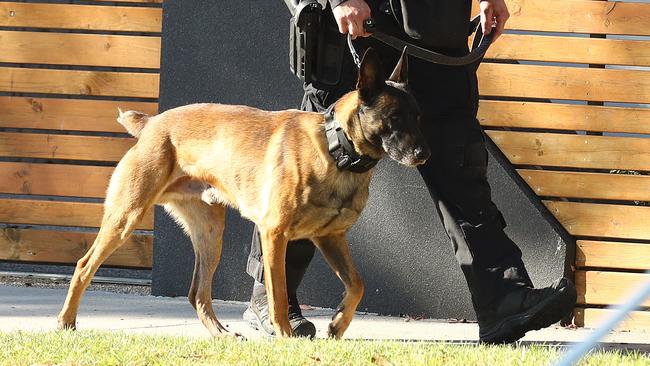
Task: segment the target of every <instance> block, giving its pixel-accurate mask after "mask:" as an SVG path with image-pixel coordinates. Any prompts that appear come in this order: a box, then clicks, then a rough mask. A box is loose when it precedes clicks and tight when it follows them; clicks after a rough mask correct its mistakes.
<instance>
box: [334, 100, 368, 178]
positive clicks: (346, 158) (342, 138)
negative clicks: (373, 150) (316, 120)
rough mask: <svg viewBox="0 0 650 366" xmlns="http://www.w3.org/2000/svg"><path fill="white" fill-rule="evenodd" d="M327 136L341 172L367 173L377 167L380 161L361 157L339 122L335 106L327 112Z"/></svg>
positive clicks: (364, 156)
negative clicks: (335, 113)
mask: <svg viewBox="0 0 650 366" xmlns="http://www.w3.org/2000/svg"><path fill="white" fill-rule="evenodd" d="M325 136H327V145H328V150H329V153H330V156H331V157H332V158H334V161H336V167H337V168H339V169H340V170H348V171H351V172H353V173H365V172H367V171H368V170H370V169H372V168H374V167H375V165H377V162H378V160H377V159H373V158H371V157H369V156H366V155H360V154H359V153H357V151H356V150H355V149H354V146H352V141H350V139H348V137H347V136H346V135H345V132H344V131H343V128H342V127H341V124H340V123H339V121H337V120H336V117H335V116H334V104H332V105H330V106H329V107H328V108H327V109H326V110H325Z"/></svg>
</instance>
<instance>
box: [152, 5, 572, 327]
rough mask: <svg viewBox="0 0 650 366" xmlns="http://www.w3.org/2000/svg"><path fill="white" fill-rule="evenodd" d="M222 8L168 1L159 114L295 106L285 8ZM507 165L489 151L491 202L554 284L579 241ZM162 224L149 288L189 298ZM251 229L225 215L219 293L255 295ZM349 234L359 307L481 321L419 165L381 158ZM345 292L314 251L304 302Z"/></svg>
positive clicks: (184, 257) (161, 217) (323, 301)
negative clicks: (360, 282)
mask: <svg viewBox="0 0 650 366" xmlns="http://www.w3.org/2000/svg"><path fill="white" fill-rule="evenodd" d="M216 3H217V2H198V1H188V0H184V1H179V0H167V1H165V5H164V21H163V59H162V70H161V74H162V79H161V92H160V105H161V110H166V109H169V108H172V107H176V106H179V105H183V104H187V103H193V102H219V103H231V104H246V105H251V106H255V107H259V108H264V109H285V108H295V107H297V106H298V105H299V104H300V103H299V102H300V99H301V94H302V90H301V85H300V83H299V82H298V80H297V79H295V78H294V77H293V75H291V73H290V72H289V71H288V65H287V63H288V62H287V58H288V56H287V55H288V51H287V44H288V42H287V29H288V11H287V10H286V8H285V7H284V3H283V2H282V1H280V0H275V1H253V0H248V1H236V2H218V5H217V4H216ZM496 157H497V158H500V156H499V154H498V153H497V154H496ZM504 166H506V167H507V165H501V163H500V162H499V159H495V154H494V153H492V154H491V157H490V172H489V177H490V181H491V183H492V185H493V188H494V200H495V202H496V203H497V204H498V205H499V206H500V208H501V209H502V211H503V214H504V216H505V218H506V220H507V221H508V222H509V227H508V233H509V234H510V235H511V237H512V238H513V239H514V240H515V241H516V242H518V243H520V246H521V249H522V251H523V253H524V260H525V262H526V263H527V264H528V267H529V271H530V273H531V276H532V277H533V280H534V281H535V283H538V284H544V283H548V282H551V281H552V280H553V279H555V278H556V277H558V276H560V275H562V273H563V272H564V266H565V259H566V256H567V243H568V244H569V246H568V248H570V249H571V248H573V244H572V243H571V242H570V239H568V236H564V235H565V234H564V233H563V231H562V230H561V228H559V227H557V226H556V225H555V224H553V223H552V221H549V220H547V219H548V216H547V213H546V211H545V210H544V209H543V207H541V205H539V204H538V203H536V202H535V200H536V198H534V196H532V194H531V192H530V190H529V189H528V188H527V187H526V186H525V184H523V183H522V182H521V181H520V180H518V179H513V178H517V177H516V174H514V173H513V172H512V170H511V169H510V170H509V171H508V170H507V169H509V168H507V169H505V168H504ZM529 197H533V199H532V200H531V199H530V198H529ZM155 229H156V231H155V233H156V237H155V244H154V268H153V275H152V277H153V289H152V290H153V293H154V294H156V295H165V296H179V295H181V296H185V295H186V294H187V289H188V287H189V282H190V278H191V272H192V268H193V260H194V259H193V253H192V250H191V244H190V243H189V240H188V239H187V238H186V237H185V236H184V235H183V233H182V232H181V231H180V229H179V228H178V227H177V226H176V225H175V224H174V223H173V221H172V220H170V219H169V218H168V217H167V216H166V215H165V213H164V211H163V210H162V209H158V210H157V211H156V223H155ZM251 231H252V225H251V224H250V223H249V222H246V221H244V220H242V219H241V218H240V217H239V216H238V215H237V213H235V212H229V215H228V217H227V228H226V234H225V240H224V252H223V256H222V259H221V265H220V267H219V269H218V271H217V275H216V281H215V287H214V288H215V293H214V295H215V297H217V298H219V299H227V300H244V301H246V300H248V298H249V291H250V287H251V284H252V280H251V279H250V278H249V277H247V275H246V274H245V264H246V256H247V253H248V246H249V242H250V236H251ZM349 239H350V243H351V247H352V253H353V256H354V259H355V262H356V263H357V265H358V267H359V270H360V272H361V274H362V276H363V277H364V279H365V283H366V293H365V297H364V300H363V302H362V303H361V305H360V309H362V310H368V311H373V312H379V313H384V314H400V313H403V314H426V315H428V316H431V317H436V318H448V317H455V318H469V319H473V318H474V314H473V311H472V309H471V303H470V298H469V292H468V290H467V287H466V285H465V280H464V278H463V276H462V274H461V271H460V268H459V267H458V265H457V263H456V260H455V258H454V256H453V250H452V247H451V245H450V243H449V240H448V238H447V235H446V233H445V232H444V230H443V228H442V226H441V224H440V222H439V220H438V216H437V213H436V211H435V209H434V206H433V202H432V200H431V198H430V197H429V195H428V191H427V189H426V187H425V185H424V182H423V181H422V179H421V178H420V176H419V174H418V173H417V171H416V170H414V169H408V168H405V167H402V166H399V165H397V164H396V163H394V162H392V161H388V160H386V161H383V162H381V163H380V164H379V166H378V168H377V169H376V172H375V177H374V178H373V182H372V186H371V196H370V202H369V204H368V206H367V207H366V209H365V211H364V213H363V215H362V217H361V219H360V220H359V222H358V223H357V224H356V225H355V227H354V229H353V230H352V232H351V233H350V236H349ZM569 254H570V253H569ZM342 292H343V287H342V286H341V285H340V284H339V281H338V279H336V277H335V276H334V274H333V273H332V272H331V271H330V270H329V269H328V268H327V266H326V264H325V263H324V261H323V260H322V258H321V257H320V255H317V256H316V259H315V260H314V262H313V264H312V266H311V268H310V271H309V273H308V274H307V277H306V279H305V282H304V284H303V286H302V288H301V292H300V298H301V300H302V302H304V303H308V304H312V305H317V306H327V307H334V306H336V304H337V303H338V301H339V300H340V297H341V293H342Z"/></svg>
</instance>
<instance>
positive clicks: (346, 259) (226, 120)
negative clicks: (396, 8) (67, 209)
mask: <svg viewBox="0 0 650 366" xmlns="http://www.w3.org/2000/svg"><path fill="white" fill-rule="evenodd" d="M406 69H407V68H406V59H405V55H404V54H402V58H401V59H400V62H399V63H398V65H397V67H396V68H395V71H393V74H392V76H391V77H390V79H389V80H386V81H385V79H384V76H383V75H384V74H383V72H382V70H381V65H380V63H379V60H378V57H377V55H376V53H375V52H374V51H372V50H369V51H368V52H367V53H366V54H365V55H364V58H363V62H362V65H361V69H360V72H359V79H358V83H357V90H355V91H352V92H350V93H348V94H346V95H345V96H343V97H342V98H341V99H340V100H338V101H337V102H336V105H335V107H334V118H335V119H336V121H338V122H339V123H340V125H341V127H342V130H343V131H344V132H345V135H346V136H347V138H348V139H349V140H350V141H351V143H352V145H353V146H354V149H355V150H356V151H357V152H358V153H359V154H360V155H362V156H365V157H369V158H373V159H377V160H379V159H381V158H382V157H383V156H385V155H386V154H388V155H389V156H390V157H391V158H393V159H395V160H397V161H399V162H401V163H403V164H406V165H410V166H414V165H417V164H421V163H423V162H424V161H425V160H426V159H427V158H428V156H429V149H428V147H427V146H426V143H425V142H424V139H423V137H422V135H421V133H420V131H419V128H418V123H419V115H418V114H419V111H418V109H417V105H416V103H415V100H414V99H413V97H412V96H411V95H410V94H408V92H406V89H405V87H406V72H407V70H406ZM118 121H119V122H120V123H122V124H123V125H124V126H125V127H126V128H127V130H128V131H129V132H130V133H131V134H132V135H134V136H135V137H139V140H138V142H137V144H136V145H135V146H134V147H133V148H131V150H129V151H128V152H127V153H126V155H125V156H124V157H123V158H122V160H121V161H120V163H119V164H118V165H117V168H116V169H115V172H114V173H113V176H112V178H111V181H110V184H109V187H108V192H107V195H106V202H105V209H104V217H103V219H102V224H101V228H100V230H99V234H98V235H97V238H96V240H95V242H94V243H93V245H92V247H91V248H90V250H89V251H88V253H86V255H85V256H84V257H83V258H81V259H80V260H79V262H78V263H77V268H76V270H75V273H74V276H73V278H72V281H71V283H70V289H69V291H68V295H67V298H66V300H65V304H64V306H63V309H62V310H61V313H60V314H59V318H58V319H59V327H60V328H74V327H75V322H76V316H77V309H78V307H79V301H80V298H81V296H82V294H83V292H84V290H85V289H86V287H87V286H88V284H89V283H90V281H91V279H92V277H93V275H94V274H95V272H96V271H97V268H98V267H99V266H100V265H101V264H102V262H104V260H106V258H107V257H108V256H109V255H110V254H111V253H113V251H114V250H115V249H117V248H118V247H119V246H120V245H122V244H123V243H124V242H125V240H126V239H127V237H128V236H129V235H130V234H131V232H132V231H133V229H134V228H135V227H136V225H137V224H138V222H139V221H140V219H141V218H142V215H143V214H144V213H145V212H146V211H147V210H148V209H149V208H150V207H151V206H152V205H154V204H156V203H160V204H163V205H164V207H165V209H166V210H167V211H168V212H169V213H170V214H171V215H172V216H173V217H175V218H176V220H177V221H178V223H179V224H180V225H182V226H183V228H184V229H185V231H186V232H187V233H188V234H189V235H190V237H191V239H192V245H193V247H194V253H195V256H196V257H195V264H194V276H193V279H192V285H191V288H190V292H189V295H188V297H189V301H190V303H191V304H192V306H194V308H195V309H196V311H197V314H198V317H199V319H201V322H202V323H203V324H204V325H205V326H206V327H207V328H208V330H209V331H210V333H211V334H212V335H213V336H219V335H223V334H226V329H225V328H224V327H223V326H222V325H221V324H220V323H219V321H218V320H217V318H216V316H215V314H214V312H213V310H212V303H211V301H212V294H211V288H212V277H213V274H214V272H215V270H216V268H217V265H218V263H219V259H220V255H221V244H222V234H223V230H224V219H225V213H226V206H230V207H234V208H236V209H238V210H239V211H240V213H241V214H242V216H244V217H247V218H249V219H250V220H252V221H253V222H255V223H256V224H257V226H258V228H259V231H260V234H261V239H262V250H263V257H264V276H265V279H266V281H265V282H266V287H267V293H268V297H269V304H270V317H271V320H272V322H273V324H274V327H275V329H276V334H278V335H281V336H290V335H291V327H290V326H289V320H288V317H287V309H288V300H287V290H286V278H285V267H284V266H285V253H286V249H287V242H288V241H290V240H293V239H299V238H309V239H311V240H312V241H313V242H314V244H315V245H316V246H317V247H318V248H319V249H320V251H321V252H322V253H323V255H324V257H325V258H326V260H327V262H328V263H329V265H330V266H331V267H332V269H333V270H334V272H336V274H337V275H338V277H339V278H340V279H341V281H342V282H343V283H344V285H345V290H346V293H345V296H344V298H343V301H342V302H341V304H340V306H339V308H338V310H337V312H336V314H335V315H334V317H333V318H332V322H331V324H330V326H329V335H330V336H333V337H336V338H340V337H341V336H342V335H343V332H344V331H345V330H346V329H347V327H348V325H349V324H350V321H351V320H352V316H353V315H354V311H355V309H356V307H357V305H358V304H359V301H360V300H361V297H362V295H363V283H362V281H361V278H360V276H359V274H358V273H357V271H356V269H355V267H354V264H353V263H352V258H351V256H350V252H349V248H348V244H347V242H346V238H345V234H346V232H347V231H348V229H349V228H350V227H351V226H352V225H353V224H354V223H355V221H356V220H357V217H359V215H360V213H361V210H362V209H363V207H364V205H365V204H366V200H367V199H368V186H369V183H370V177H371V172H370V171H368V172H363V173H358V172H351V171H348V170H342V169H339V168H337V164H336V161H335V160H334V159H333V158H332V156H330V153H329V150H328V143H327V139H326V134H325V130H324V123H325V118H324V115H323V114H319V113H310V112H302V111H297V110H287V111H280V112H266V111H261V110H258V109H254V108H249V107H244V106H230V105H219V104H193V105H187V106H183V107H179V108H175V109H171V110H168V111H166V112H164V113H161V114H159V115H156V116H153V117H148V116H146V115H145V114H142V113H138V112H133V111H129V112H126V113H121V112H120V117H119V118H118Z"/></svg>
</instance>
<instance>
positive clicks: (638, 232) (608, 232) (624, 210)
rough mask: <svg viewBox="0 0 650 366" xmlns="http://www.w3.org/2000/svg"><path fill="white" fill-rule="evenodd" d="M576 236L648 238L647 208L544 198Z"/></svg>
mask: <svg viewBox="0 0 650 366" xmlns="http://www.w3.org/2000/svg"><path fill="white" fill-rule="evenodd" d="M543 203H544V205H545V206H546V207H547V208H548V210H549V211H550V212H551V213H552V214H553V215H554V216H555V218H557V220H558V221H559V222H560V223H561V224H562V226H564V228H565V229H566V230H567V231H568V232H569V233H570V234H571V235H576V236H589V237H605V238H624V239H633V240H634V239H636V240H650V207H643V206H621V205H606V204H596V203H578V202H557V201H543Z"/></svg>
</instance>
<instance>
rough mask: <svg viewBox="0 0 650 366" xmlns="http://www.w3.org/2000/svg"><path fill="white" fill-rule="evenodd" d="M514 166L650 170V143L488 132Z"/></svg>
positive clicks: (615, 139)
mask: <svg viewBox="0 0 650 366" xmlns="http://www.w3.org/2000/svg"><path fill="white" fill-rule="evenodd" d="M487 134H488V136H490V138H491V139H492V141H494V143H495V144H497V146H499V148H500V149H501V151H503V153H504V154H505V155H506V156H507V157H508V159H509V160H510V162H511V163H513V164H521V165H543V166H560V167H574V168H596V169H629V170H650V139H646V138H635V137H604V136H584V135H570V134H552V133H531V132H511V131H487Z"/></svg>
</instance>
